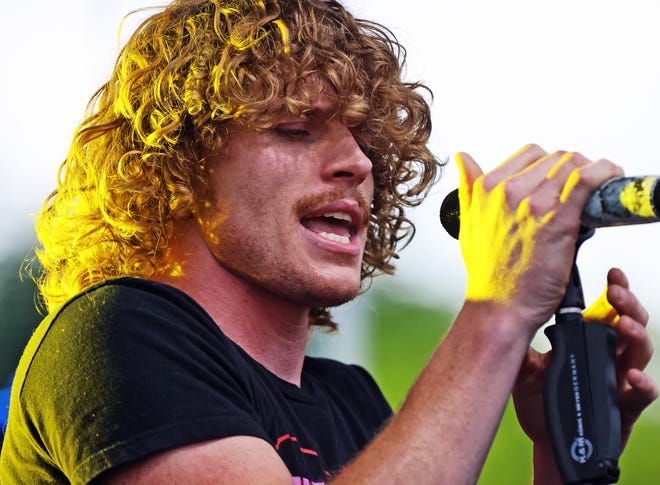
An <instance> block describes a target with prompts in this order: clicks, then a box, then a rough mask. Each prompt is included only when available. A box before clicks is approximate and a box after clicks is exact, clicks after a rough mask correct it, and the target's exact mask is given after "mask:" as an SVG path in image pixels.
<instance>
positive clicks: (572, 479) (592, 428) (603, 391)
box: [543, 226, 621, 484]
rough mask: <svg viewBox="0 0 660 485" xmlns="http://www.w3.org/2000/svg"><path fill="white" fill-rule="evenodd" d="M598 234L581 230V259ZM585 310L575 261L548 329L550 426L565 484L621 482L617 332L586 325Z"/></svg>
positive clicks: (600, 325)
mask: <svg viewBox="0 0 660 485" xmlns="http://www.w3.org/2000/svg"><path fill="white" fill-rule="evenodd" d="M593 234H594V229H589V228H587V227H585V226H583V227H582V228H581V230H580V235H579V238H578V241H577V245H576V250H575V259H576V260H577V251H578V249H579V248H580V246H581V244H582V243H583V242H584V241H586V240H587V239H589V238H590V237H591V236H592V235H593ZM584 308H585V305H584V296H583V293H582V284H581V282H580V275H579V272H578V268H577V264H576V262H575V260H574V262H573V268H572V271H571V276H570V280H569V282H568V285H567V287H566V293H565V295H564V299H563V300H562V302H561V304H560V306H559V308H558V309H557V312H556V313H555V324H554V325H551V326H549V327H547V328H546V330H545V333H546V335H547V336H548V338H549V339H550V342H551V344H552V357H551V361H550V366H549V368H548V370H547V374H546V377H545V382H544V388H543V403H544V409H545V418H546V424H547V427H548V433H549V435H550V439H551V441H552V446H553V451H554V456H555V462H556V464H557V467H558V469H559V472H560V475H561V477H562V480H563V481H564V483H566V484H588V483H594V484H595V483H615V482H616V481H617V480H618V479H619V466H618V458H619V455H620V454H621V421H620V419H621V418H620V415H619V407H618V403H617V385H616V368H615V351H616V333H615V331H614V329H613V328H612V327H611V326H610V325H607V324H605V323H601V322H585V320H584V319H583V317H582V311H583V310H584Z"/></svg>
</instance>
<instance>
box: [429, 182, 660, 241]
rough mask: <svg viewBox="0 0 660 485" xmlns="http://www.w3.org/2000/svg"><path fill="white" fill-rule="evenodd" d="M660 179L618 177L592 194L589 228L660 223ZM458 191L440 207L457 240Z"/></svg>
mask: <svg viewBox="0 0 660 485" xmlns="http://www.w3.org/2000/svg"><path fill="white" fill-rule="evenodd" d="M659 181H660V177H655V176H641V177H618V178H613V179H610V180H607V181H606V182H605V183H604V184H603V185H601V186H600V187H598V188H597V189H596V190H595V192H594V193H593V194H592V195H591V197H590V198H589V200H588V201H587V204H586V205H585V207H584V209H583V211H582V217H581V220H582V224H583V225H584V226H586V227H588V228H597V227H611V226H624V225H629V224H644V223H647V222H657V221H660V183H659ZM460 214H461V210H460V207H459V202H458V189H455V190H453V191H451V192H450V193H449V194H448V195H447V197H445V200H443V201H442V205H441V206H440V222H441V223H442V227H444V228H445V230H446V231H447V232H448V233H449V235H450V236H452V237H453V238H455V239H458V233H459V230H460Z"/></svg>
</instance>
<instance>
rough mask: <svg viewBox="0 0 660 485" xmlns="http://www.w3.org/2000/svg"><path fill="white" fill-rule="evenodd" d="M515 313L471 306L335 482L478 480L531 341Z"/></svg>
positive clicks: (489, 307) (456, 481)
mask: <svg viewBox="0 0 660 485" xmlns="http://www.w3.org/2000/svg"><path fill="white" fill-rule="evenodd" d="M498 315H499V316H498ZM505 315H506V316H505ZM509 317H510V315H509V314H507V313H506V312H497V311H493V307H492V306H488V305H482V304H470V305H466V306H465V307H464V308H463V310H462V311H461V313H460V314H459V316H458V318H457V320H456V322H455V323H454V325H453V326H452V328H451V330H450V331H449V333H448V334H447V336H446V338H445V339H444V341H443V342H442V344H441V345H440V347H439V348H438V349H437V351H436V352H435V353H434V355H433V356H432V358H431V360H430V361H429V363H428V365H427V367H426V368H425V370H424V372H423V373H422V374H421V376H420V378H419V380H418V381H417V383H416V384H415V385H414V386H413V388H412V389H411V391H410V393H409V395H408V398H407V399H406V402H405V403H404V405H403V407H402V408H401V411H400V412H399V413H398V414H397V415H396V416H395V417H394V418H393V419H392V420H391V422H390V423H389V424H388V426H387V427H386V428H385V429H384V430H383V432H382V433H381V434H380V435H379V436H378V437H377V438H376V439H375V440H374V441H373V443H372V444H371V445H370V446H369V447H367V449H366V450H364V451H363V452H362V453H361V454H360V455H359V456H358V458H357V459H356V460H355V461H354V462H352V463H351V464H350V465H349V466H348V467H346V469H345V470H344V471H343V472H342V473H341V474H340V475H339V476H337V477H336V480H335V481H334V482H333V483H344V482H345V483H399V482H403V481H404V480H406V481H410V482H412V483H457V484H460V483H466V484H467V483H475V482H476V481H477V478H478V476H479V473H480V471H481V468H482V466H483V463H484V461H485V459H486V456H487V454H488V450H489V449H490V446H491V444H492V441H493V438H494V436H495V433H496V431H497V428H498V426H499V423H500V420H501V417H502V413H503V411H504V408H505V406H506V403H507V400H508V398H509V396H510V393H511V388H512V386H513V383H514V381H515V378H516V375H517V373H518V369H519V367H520V364H521V362H522V359H523V357H524V355H525V352H526V350H527V348H528V345H529V340H530V339H531V334H529V332H525V331H522V330H520V327H519V326H518V325H517V323H516V322H514V321H513V319H511V321H509V322H507V321H503V319H506V318H509Z"/></svg>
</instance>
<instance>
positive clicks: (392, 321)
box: [0, 244, 660, 485]
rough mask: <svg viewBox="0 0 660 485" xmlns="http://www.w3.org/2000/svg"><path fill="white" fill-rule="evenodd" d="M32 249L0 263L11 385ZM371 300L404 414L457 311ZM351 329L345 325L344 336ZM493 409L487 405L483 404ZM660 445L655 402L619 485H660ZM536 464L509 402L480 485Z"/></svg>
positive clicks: (371, 342)
mask: <svg viewBox="0 0 660 485" xmlns="http://www.w3.org/2000/svg"><path fill="white" fill-rule="evenodd" d="M29 247H30V245H29V244H24V245H19V246H17V248H18V249H16V250H14V251H13V252H11V253H10V254H7V255H6V256H5V257H4V258H3V259H2V260H0V336H1V338H0V383H2V382H6V380H7V379H8V378H9V377H10V376H11V374H12V373H13V370H14V368H15V366H16V363H17V361H18V358H19V355H20V352H21V350H22V347H23V346H24V345H25V342H26V341H27V339H28V338H29V335H30V334H31V332H32V330H33V328H34V327H35V326H36V324H37V323H38V321H39V320H40V316H39V314H38V312H37V311H36V309H35V287H34V284H33V283H32V281H31V280H30V279H29V278H27V277H24V278H23V279H22V280H21V278H20V277H19V273H20V268H21V265H22V262H23V260H24V258H25V257H26V255H28V254H29V251H30V250H29ZM367 295H368V296H366V295H365V296H363V297H362V299H361V301H360V303H359V305H360V306H361V307H362V308H363V311H362V314H363V315H364V316H366V317H367V318H366V322H362V323H361V324H362V327H360V328H361V330H360V332H361V336H360V338H359V339H358V340H359V342H357V346H356V347H354V348H353V350H352V352H353V353H354V354H356V353H357V354H358V355H360V354H364V355H367V356H368V357H367V358H366V364H365V365H366V366H367V367H368V369H369V370H370V371H371V373H372V374H373V375H374V377H375V379H376V380H377V381H378V383H379V385H380V386H381V388H382V390H383V392H384V394H385V396H386V397H387V399H388V401H389V402H390V404H391V405H392V407H393V408H394V409H397V408H398V407H399V406H400V405H401V403H402V402H403V400H404V399H405V396H406V393H407V391H408V389H409V388H410V386H411V385H412V384H413V382H414V381H415V379H416V377H417V375H418V374H419V372H420V371H421V369H422V368H423V366H424V365H425V363H426V361H427V360H428V358H429V357H430V355H431V352H432V351H433V350H434V349H435V347H436V345H437V343H438V342H439V341H440V340H441V339H442V337H443V335H444V334H445V333H446V331H447V330H448V328H449V325H450V323H451V321H452V320H453V317H454V312H453V311H452V310H448V309H445V308H441V307H432V306H425V305H422V304H419V303H416V302H414V301H412V299H411V298H410V295H409V294H406V292H405V291H401V289H392V288H389V289H387V288H386V289H382V287H381V286H380V285H376V286H375V288H373V289H372V291H370V292H368V294H367ZM340 323H341V322H340ZM346 330H348V329H347V328H345V325H343V324H342V326H341V327H340V334H341V333H342V332H344V331H346ZM327 337H328V336H324V335H323V334H321V335H317V336H315V338H314V339H313V341H312V345H311V350H312V353H326V354H327V353H328V352H329V353H330V354H331V355H332V353H333V351H332V350H329V351H328V350H327V349H326V350H325V351H324V350H323V348H324V340H325V339H326V338H327ZM330 338H335V337H330ZM344 338H345V340H344V341H343V342H344V343H341V344H340V345H345V342H346V340H347V339H348V338H351V339H354V337H344ZM352 344H354V345H355V344H356V342H352ZM340 358H341V357H340ZM0 387H2V386H1V385H0ZM487 405H488V403H486V402H485V403H484V406H487ZM0 415H1V413H0ZM658 443H660V417H659V416H658V412H657V406H655V405H654V406H653V407H652V408H651V409H649V410H648V412H647V413H646V414H645V415H643V416H642V418H641V419H640V421H639V422H638V424H637V426H636V428H635V431H634V433H633V436H632V438H631V439H630V442H629V444H628V446H627V449H626V452H625V453H624V455H623V457H622V459H621V462H620V465H621V470H622V475H621V479H620V480H619V483H621V484H624V485H649V484H655V483H660V460H658V459H657V458H656V457H655V451H654V450H655V447H656V446H658ZM531 462H532V449H531V442H530V441H529V439H528V438H527V437H526V436H525V435H524V434H523V432H522V431H521V430H520V428H519V426H518V424H517V421H516V417H515V413H514V411H513V406H512V405H511V403H509V406H508V407H507V410H506V412H505V415H504V419H503V422H502V425H501V427H500V429H499V432H498V434H497V436H496V438H495V443H494V445H493V447H492V449H491V452H490V454H489V456H488V460H487V462H486V465H485V467H484V470H483V473H482V475H481V478H480V480H479V484H483V485H487V484H493V485H501V484H507V485H517V484H520V485H524V484H529V483H531V480H530V477H531V474H532V470H531Z"/></svg>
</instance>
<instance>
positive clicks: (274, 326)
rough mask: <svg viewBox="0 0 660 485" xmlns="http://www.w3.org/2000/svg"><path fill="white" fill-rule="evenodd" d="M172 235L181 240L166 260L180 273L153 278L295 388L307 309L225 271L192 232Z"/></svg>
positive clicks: (305, 335)
mask: <svg viewBox="0 0 660 485" xmlns="http://www.w3.org/2000/svg"><path fill="white" fill-rule="evenodd" d="M188 224H190V225H191V226H192V224H193V223H188ZM177 234H179V235H181V236H178V237H177V238H176V239H175V240H174V241H172V244H171V246H170V249H169V254H168V258H172V260H175V261H177V262H179V264H180V268H181V271H180V272H177V276H174V275H160V276H158V277H157V278H156V279H157V280H158V281H161V282H163V283H167V284H169V285H171V286H174V287H176V288H178V289H180V290H181V291H183V292H185V293H187V294H188V295H189V296H190V297H192V298H193V299H194V300H195V301H196V302H197V303H198V304H199V305H200V306H201V307H202V308H204V310H205V311H206V312H207V313H208V314H209V315H210V316H211V317H212V318H213V320H214V321H215V323H216V324H217V325H218V327H219V328H220V329H221V330H222V331H223V333H224V334H225V335H226V336H227V337H228V338H230V339H231V340H232V341H234V342H235V343H236V344H238V345H239V346H240V347H241V348H242V349H243V350H245V351H246V352H247V353H248V354H249V355H250V356H251V357H252V358H253V359H255V360H256V361H257V362H259V363H260V364H261V365H263V366H264V367H265V368H266V369H268V370H269V371H270V372H272V373H273V374H275V375H277V376H278V377H279V378H280V379H283V380H285V381H287V382H290V383H292V384H294V385H297V386H299V385H300V379H301V373H302V365H303V360H304V357H305V350H306V347H307V341H308V339H309V331H310V328H309V307H305V306H301V305H298V304H295V303H292V302H290V301H287V300H285V299H284V298H282V297H279V296H277V295H273V294H272V293H270V292H268V291H266V290H264V289H262V288H261V287H259V286H258V285H255V284H254V283H252V282H251V281H248V280H246V279H245V278H242V277H240V276H238V275H235V274H233V273H232V272H230V271H228V270H227V269H226V268H224V267H223V266H222V265H221V264H220V263H218V261H217V260H216V259H215V258H214V257H213V255H212V254H211V253H210V251H209V250H208V248H207V247H206V245H205V244H204V242H203V240H202V239H201V236H198V234H199V232H198V231H196V230H195V229H194V228H193V227H189V228H187V229H182V230H178V231H177ZM183 248H185V250H183Z"/></svg>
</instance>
